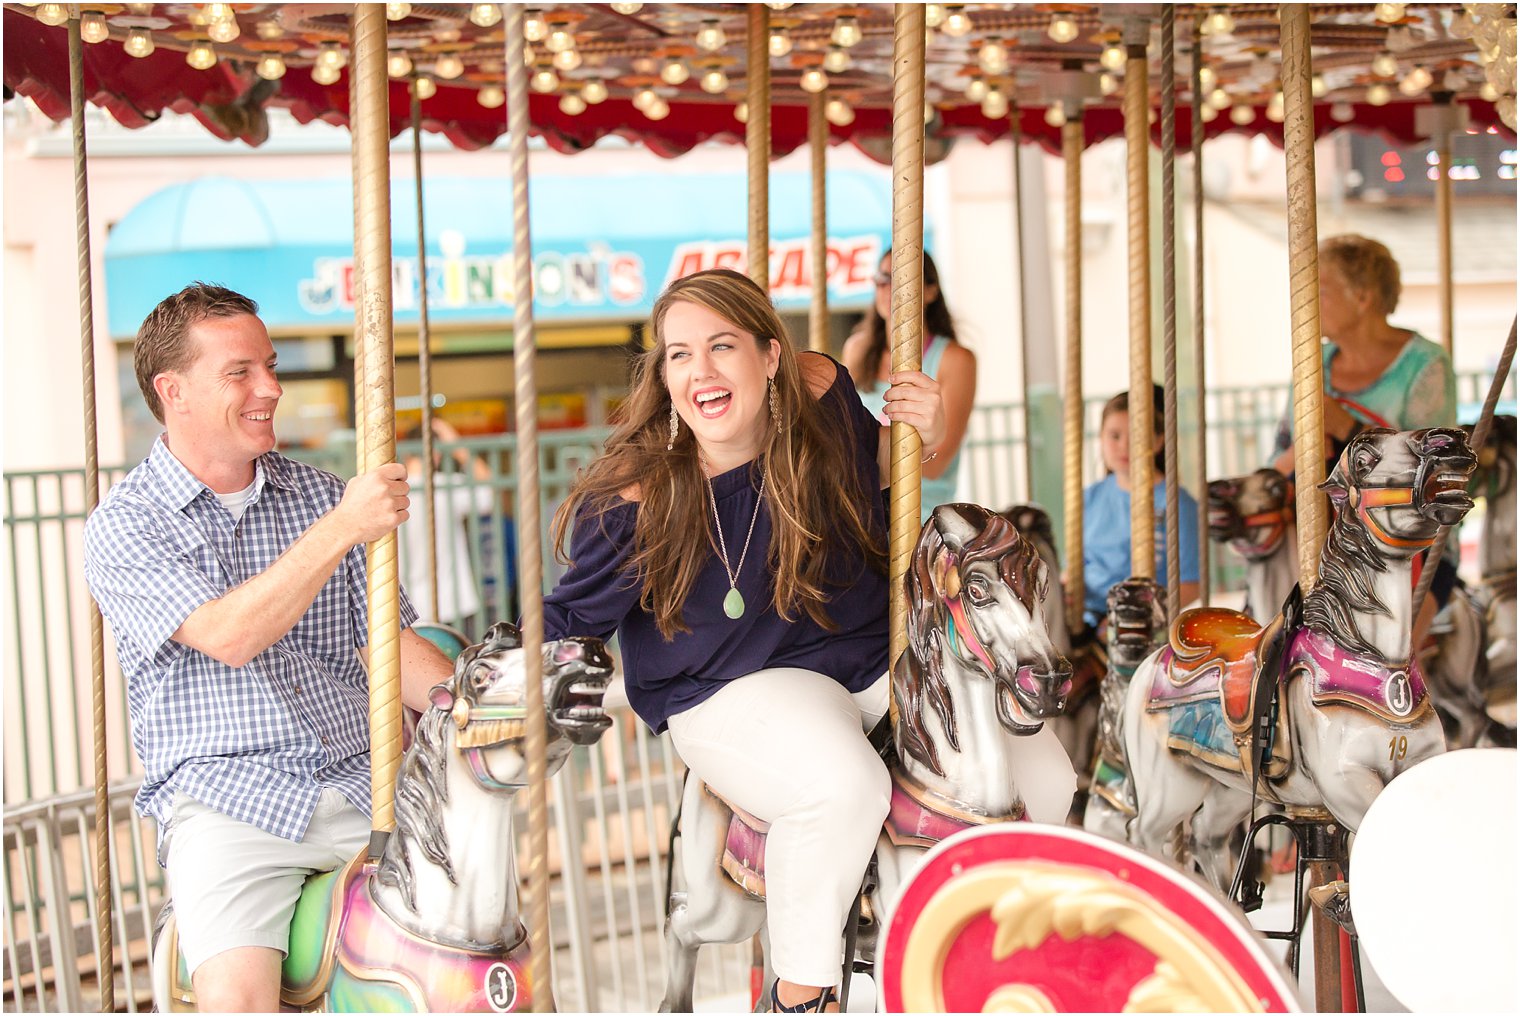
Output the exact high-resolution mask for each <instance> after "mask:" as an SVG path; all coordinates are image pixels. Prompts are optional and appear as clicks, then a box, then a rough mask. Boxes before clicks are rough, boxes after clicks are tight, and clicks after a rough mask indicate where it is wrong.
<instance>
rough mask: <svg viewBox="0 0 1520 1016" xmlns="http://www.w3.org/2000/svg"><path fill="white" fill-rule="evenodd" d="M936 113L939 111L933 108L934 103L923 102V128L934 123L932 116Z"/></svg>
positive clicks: (926, 100)
mask: <svg viewBox="0 0 1520 1016" xmlns="http://www.w3.org/2000/svg"><path fill="white" fill-rule="evenodd" d="M937 112H939V110H937V109H935V108H934V103H933V102H931V101H929V100H928V99H925V100H924V126H925V127H927V126H929V125H930V124H931V123H933V122H934V114H935V113H937Z"/></svg>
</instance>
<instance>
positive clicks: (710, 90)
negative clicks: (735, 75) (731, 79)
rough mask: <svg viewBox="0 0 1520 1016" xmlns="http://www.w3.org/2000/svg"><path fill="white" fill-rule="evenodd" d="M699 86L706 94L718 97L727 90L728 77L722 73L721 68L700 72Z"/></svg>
mask: <svg viewBox="0 0 1520 1016" xmlns="http://www.w3.org/2000/svg"><path fill="white" fill-rule="evenodd" d="M699 84H700V85H701V86H702V91H704V92H706V93H707V94H709V95H719V94H721V93H723V92H725V91H727V90H728V75H727V74H724V73H723V68H721V67H713V68H711V69H710V70H706V71H703V72H702V80H701V81H700V82H699Z"/></svg>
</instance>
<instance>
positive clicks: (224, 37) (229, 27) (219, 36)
mask: <svg viewBox="0 0 1520 1016" xmlns="http://www.w3.org/2000/svg"><path fill="white" fill-rule="evenodd" d="M206 34H207V35H209V36H211V41H212V42H231V41H232V40H233V39H236V38H237V37H238V36H239V35H241V34H242V29H240V28H239V27H238V23H237V19H236V18H228V19H227V20H226V21H215V22H212V24H211V27H209V28H207V29H206Z"/></svg>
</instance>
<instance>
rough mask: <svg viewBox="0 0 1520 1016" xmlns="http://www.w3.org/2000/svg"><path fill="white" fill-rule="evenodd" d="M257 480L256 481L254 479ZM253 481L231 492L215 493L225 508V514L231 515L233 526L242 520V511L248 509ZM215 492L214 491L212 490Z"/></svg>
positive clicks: (251, 496) (251, 498) (251, 497)
mask: <svg viewBox="0 0 1520 1016" xmlns="http://www.w3.org/2000/svg"><path fill="white" fill-rule="evenodd" d="M254 482H257V481H254ZM253 487H254V483H249V484H248V486H246V487H244V488H243V489H242V490H238V491H233V492H232V493H231V494H217V495H216V499H217V500H218V501H220V502H222V507H223V508H225V509H227V514H229V515H231V516H232V524H233V525H234V526H235V525H237V524H238V523H239V522H241V521H243V512H245V511H247V510H248V502H250V501H252V500H253ZM212 493H213V494H215V493H216V492H215V491H212Z"/></svg>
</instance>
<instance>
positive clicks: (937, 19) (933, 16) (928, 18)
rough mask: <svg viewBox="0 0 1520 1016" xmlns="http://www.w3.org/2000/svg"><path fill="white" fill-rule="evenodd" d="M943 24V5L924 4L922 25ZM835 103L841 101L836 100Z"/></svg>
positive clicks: (930, 26)
mask: <svg viewBox="0 0 1520 1016" xmlns="http://www.w3.org/2000/svg"><path fill="white" fill-rule="evenodd" d="M944 23H945V5H944V4H924V24H925V25H926V26H928V27H929V28H931V29H933V28H938V27H939V26H940V25H943V24H944ZM835 101H836V102H842V101H843V100H839V99H836V100H835Z"/></svg>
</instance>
